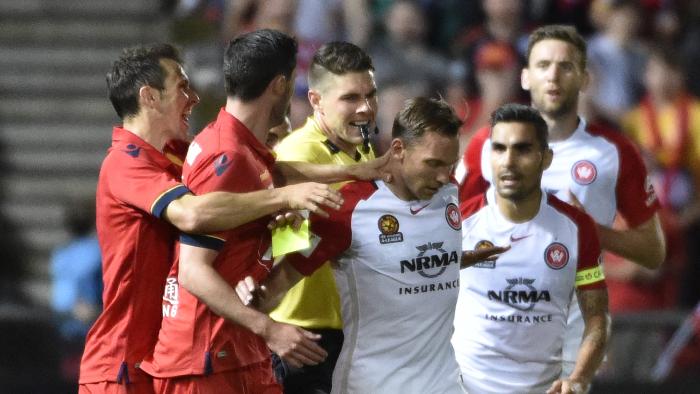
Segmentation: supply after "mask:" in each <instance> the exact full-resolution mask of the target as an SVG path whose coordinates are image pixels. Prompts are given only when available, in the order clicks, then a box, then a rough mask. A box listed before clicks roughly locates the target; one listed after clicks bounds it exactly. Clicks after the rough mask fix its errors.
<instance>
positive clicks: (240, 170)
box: [142, 110, 274, 378]
mask: <svg viewBox="0 0 700 394" xmlns="http://www.w3.org/2000/svg"><path fill="white" fill-rule="evenodd" d="M273 163H274V157H273V156H272V153H271V152H270V151H269V149H268V148H267V147H265V146H264V145H263V144H261V143H260V142H259V141H258V140H257V139H256V138H255V136H254V135H253V134H252V133H251V132H250V131H249V130H248V129H247V128H246V127H245V126H244V125H243V124H242V123H240V122H239V121H238V120H237V119H236V118H234V117H233V116H232V115H230V114H229V113H227V112H226V111H224V110H221V112H220V113H219V116H218V118H217V120H216V121H215V122H213V123H211V124H210V125H208V126H207V127H206V128H205V129H204V130H203V131H202V132H201V133H199V135H197V137H196V138H195V140H194V142H193V143H192V145H191V146H190V150H189V151H188V153H187V159H186V162H185V165H184V168H183V180H184V181H185V183H186V184H187V185H189V187H190V188H191V190H192V192H193V193H195V194H205V193H209V192H212V191H227V192H234V193H244V192H251V191H255V190H260V189H264V188H270V187H272V176H271V174H270V166H271V165H272V164H273ZM267 222H268V219H267V218H260V219H258V220H255V221H252V222H249V223H246V224H244V225H241V226H238V227H236V228H235V229H232V230H228V231H223V232H220V233H217V234H214V235H182V236H181V237H180V242H181V243H186V244H189V245H194V246H199V247H204V248H209V249H215V250H218V251H219V254H218V256H217V258H216V260H215V261H214V264H213V267H214V268H215V269H216V271H217V272H218V273H219V275H221V277H222V278H223V279H224V280H226V281H227V282H228V283H229V284H230V285H231V286H235V284H236V283H238V281H239V280H241V279H243V278H244V277H245V276H246V275H251V276H253V277H254V278H255V279H256V280H258V281H262V280H264V278H265V277H266V276H267V274H268V273H269V269H270V267H271V263H272V262H271V260H270V254H269V253H268V252H269V248H270V232H269V230H268V229H267V227H266V226H267ZM178 267H179V264H175V265H174V266H173V268H172V270H171V271H170V275H169V277H168V278H167V281H166V282H165V283H164V284H165V291H164V292H163V290H162V289H163V284H161V295H162V316H163V323H162V326H161V329H160V333H159V335H158V342H157V344H156V346H155V349H154V351H153V354H152V356H150V357H148V358H147V359H146V360H145V361H144V362H143V364H142V369H143V370H144V371H146V372H148V373H149V374H151V375H152V376H155V377H159V378H168V377H176V376H183V375H202V374H211V373H216V372H221V371H229V370H233V369H238V368H243V367H246V366H248V365H251V364H256V363H261V362H264V361H267V360H269V357H270V352H269V350H268V349H267V346H266V345H265V342H264V341H263V340H262V338H260V337H258V336H257V335H255V334H253V333H252V332H250V331H249V330H247V329H245V328H243V327H241V326H238V325H236V324H233V323H230V322H228V321H226V320H224V319H223V318H222V317H220V316H218V315H216V314H215V313H214V312H212V311H211V310H210V309H209V308H208V307H207V305H206V304H204V303H203V302H201V301H200V300H199V299H198V298H196V297H195V296H194V295H192V294H191V293H190V292H188V291H187V290H186V289H185V288H184V287H182V286H180V285H179V284H178V282H177V275H178ZM270 373H272V372H271V371H270Z"/></svg>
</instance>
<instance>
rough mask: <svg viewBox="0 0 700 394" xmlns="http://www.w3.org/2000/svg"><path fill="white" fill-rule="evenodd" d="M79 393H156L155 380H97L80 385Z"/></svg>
mask: <svg viewBox="0 0 700 394" xmlns="http://www.w3.org/2000/svg"><path fill="white" fill-rule="evenodd" d="M78 394H155V393H154V392H153V382H151V380H150V379H149V380H144V381H141V382H136V383H128V384H123V383H117V382H97V383H83V384H81V385H79V386H78Z"/></svg>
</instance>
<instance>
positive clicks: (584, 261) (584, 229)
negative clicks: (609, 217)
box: [547, 194, 607, 290]
mask: <svg viewBox="0 0 700 394" xmlns="http://www.w3.org/2000/svg"><path fill="white" fill-rule="evenodd" d="M547 199H548V202H549V204H550V205H552V206H553V207H554V208H555V209H557V210H558V211H559V212H562V213H563V214H564V215H566V216H568V217H569V218H570V219H571V220H573V221H574V223H576V227H577V228H578V265H577V266H576V288H577V289H579V290H594V289H605V288H606V287H607V286H606V284H605V275H604V274H603V267H602V266H601V265H600V261H601V258H600V254H601V250H600V240H599V239H598V230H597V229H596V224H595V222H594V221H593V218H592V217H590V216H589V215H588V214H587V213H585V212H583V211H581V210H580V209H578V208H576V207H574V206H571V205H569V204H567V203H565V202H563V201H561V200H559V199H558V198H556V197H555V196H554V195H551V194H549V195H548V196H547Z"/></svg>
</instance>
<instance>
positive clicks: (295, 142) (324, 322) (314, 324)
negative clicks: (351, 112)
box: [270, 117, 375, 330]
mask: <svg viewBox="0 0 700 394" xmlns="http://www.w3.org/2000/svg"><path fill="white" fill-rule="evenodd" d="M275 152H276V153H277V161H302V162H307V163H316V164H355V163H357V162H361V161H368V160H371V159H374V157H375V156H374V151H372V150H371V149H370V151H369V152H368V153H363V152H362V149H357V151H356V155H355V157H351V156H349V155H348V154H347V153H345V152H343V151H342V150H340V149H339V148H338V147H337V146H335V145H334V144H333V143H332V142H330V141H329V140H328V138H327V137H326V135H325V134H323V132H322V131H321V129H320V128H319V127H318V125H317V124H316V122H315V121H314V119H313V118H311V117H310V118H308V119H307V120H306V124H305V125H304V126H303V127H301V128H299V129H297V130H295V131H293V132H292V133H291V134H289V135H288V136H287V137H286V138H285V139H283V140H282V142H280V143H279V144H278V145H277V146H276V147H275ZM343 183H344V182H340V183H336V184H333V185H332V186H333V187H334V188H336V189H338V188H340V187H341V186H342V185H343ZM270 317H272V318H273V319H275V320H276V321H280V322H284V323H289V324H294V325H296V326H299V327H303V328H312V329H324V328H331V329H338V330H340V329H342V328H343V324H342V320H341V318H340V298H339V297H338V290H337V289H336V287H335V279H334V278H333V271H331V267H330V264H329V263H328V262H326V263H325V264H324V265H323V266H322V267H321V268H319V269H318V270H317V271H316V272H314V273H313V275H311V276H309V277H306V278H304V279H302V280H301V281H300V282H299V283H297V284H296V285H295V286H294V287H292V288H291V289H290V290H289V292H288V293H287V295H286V296H285V297H284V299H282V302H281V303H280V304H279V306H278V307H277V309H275V310H273V311H272V312H271V313H270Z"/></svg>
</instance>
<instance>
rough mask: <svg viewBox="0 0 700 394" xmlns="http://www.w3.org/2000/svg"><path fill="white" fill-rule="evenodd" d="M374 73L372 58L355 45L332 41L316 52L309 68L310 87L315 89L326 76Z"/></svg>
mask: <svg viewBox="0 0 700 394" xmlns="http://www.w3.org/2000/svg"><path fill="white" fill-rule="evenodd" d="M367 70H371V71H374V66H373V65H372V58H370V57H369V55H368V54H367V53H366V52H365V51H363V50H362V48H360V47H358V46H357V45H355V44H352V43H349V42H345V41H332V42H329V43H326V44H324V45H323V46H321V48H319V49H318V51H316V53H315V54H314V58H313V60H312V61H311V66H310V67H309V76H308V79H309V81H308V82H309V86H312V87H315V86H317V85H318V83H319V82H320V81H321V79H322V78H323V76H324V75H326V74H327V73H332V74H335V75H343V74H346V73H350V72H361V71H367Z"/></svg>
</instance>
